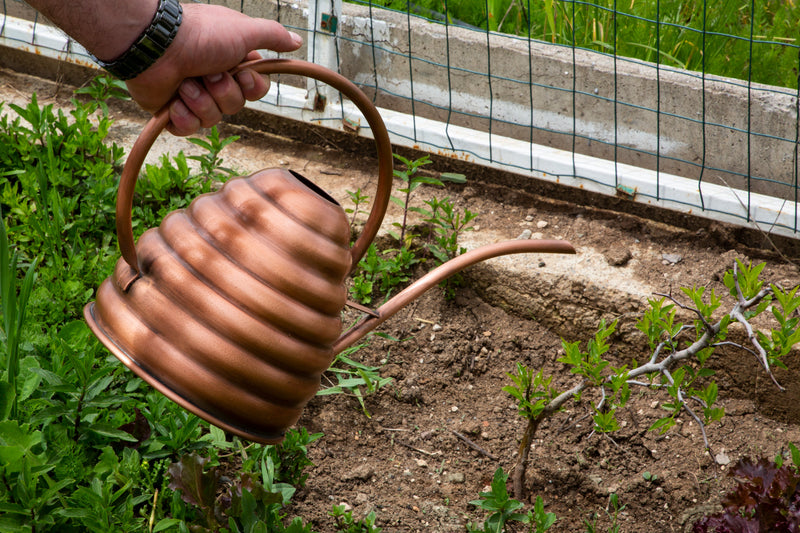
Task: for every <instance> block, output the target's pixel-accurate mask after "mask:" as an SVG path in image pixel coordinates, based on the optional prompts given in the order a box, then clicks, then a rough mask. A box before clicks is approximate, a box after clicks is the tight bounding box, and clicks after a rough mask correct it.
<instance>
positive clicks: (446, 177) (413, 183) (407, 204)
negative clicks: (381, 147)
mask: <svg viewBox="0 0 800 533" xmlns="http://www.w3.org/2000/svg"><path fill="white" fill-rule="evenodd" d="M394 157H395V159H397V160H399V161H400V162H401V163H403V165H404V166H405V170H399V169H395V170H394V176H395V177H396V178H399V179H400V180H401V181H402V182H403V183H405V184H406V185H405V186H404V187H399V188H398V189H397V192H399V193H400V194H401V195H400V196H395V195H392V196H391V201H392V202H394V203H395V204H397V205H399V206H400V207H401V208H402V209H403V221H402V222H393V223H392V225H393V226H394V227H396V228H399V229H400V233H399V234H398V233H395V232H389V233H390V235H392V237H394V238H395V239H397V240H398V241H400V243H401V244H408V243H406V230H407V228H408V214H409V213H420V214H423V215H425V214H428V212H427V211H425V210H424V209H423V208H421V207H413V206H412V205H411V198H412V196H413V194H414V192H415V191H416V190H417V189H418V188H419V187H420V186H421V185H435V186H438V187H443V186H444V181H451V182H453V183H464V182H465V181H466V178H465V177H464V175H463V174H456V173H443V174H441V175H440V176H439V177H440V178H441V179H437V178H434V177H432V176H424V175H422V174H420V172H419V169H420V168H422V167H423V166H425V165H429V164H430V163H432V161H431V159H430V156H428V155H425V156H423V157H420V158H419V159H414V160H411V159H407V158H405V157H403V156H401V155H398V154H394ZM409 237H413V236H409Z"/></svg>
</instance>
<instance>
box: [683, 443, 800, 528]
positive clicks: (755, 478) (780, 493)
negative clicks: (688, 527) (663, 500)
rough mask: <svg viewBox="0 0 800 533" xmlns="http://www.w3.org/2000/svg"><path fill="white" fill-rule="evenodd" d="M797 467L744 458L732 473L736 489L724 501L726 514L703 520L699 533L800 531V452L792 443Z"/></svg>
mask: <svg viewBox="0 0 800 533" xmlns="http://www.w3.org/2000/svg"><path fill="white" fill-rule="evenodd" d="M789 449H790V451H791V456H792V461H793V463H794V464H793V465H791V466H790V465H784V464H783V460H782V458H780V459H779V460H778V461H770V460H768V459H765V458H763V457H762V458H759V459H757V460H753V459H750V458H747V457H745V458H743V459H741V460H739V462H737V463H736V465H735V466H734V467H733V468H732V469H731V470H730V472H729V475H731V476H733V477H735V478H736V481H737V484H736V488H735V489H734V490H733V491H731V492H730V493H728V494H727V495H726V496H725V497H724V498H723V499H722V506H723V508H724V509H723V511H722V512H719V513H716V514H713V515H710V516H704V517H702V518H700V519H699V520H698V521H697V522H695V523H694V525H693V528H692V531H694V532H695V533H712V532H715V533H740V532H741V533H746V532H750V531H770V532H774V533H789V532H792V531H797V530H798V528H800V470H798V469H799V468H800V451H798V449H797V447H796V446H794V445H793V444H789Z"/></svg>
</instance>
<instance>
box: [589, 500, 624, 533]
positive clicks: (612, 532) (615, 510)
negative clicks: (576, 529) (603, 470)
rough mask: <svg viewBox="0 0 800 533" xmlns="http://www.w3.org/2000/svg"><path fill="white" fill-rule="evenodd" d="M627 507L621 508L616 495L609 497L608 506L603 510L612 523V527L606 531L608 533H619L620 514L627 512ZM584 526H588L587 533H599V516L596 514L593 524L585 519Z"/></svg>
mask: <svg viewBox="0 0 800 533" xmlns="http://www.w3.org/2000/svg"><path fill="white" fill-rule="evenodd" d="M625 507H627V505H622V506H620V504H619V497H618V496H617V495H616V494H611V495H609V496H608V505H606V507H605V508H604V509H603V512H604V513H605V515H606V517H607V518H608V520H609V521H610V522H611V525H610V526H609V527H608V529H606V531H607V532H608V533H619V529H620V525H619V523H618V520H619V514H620V513H621V512H622V511H623V510H625ZM583 524H584V526H586V533H597V531H598V529H597V514H596V513H595V515H594V516H593V517H592V521H591V522H590V521H589V520H587V519H585V518H584V520H583Z"/></svg>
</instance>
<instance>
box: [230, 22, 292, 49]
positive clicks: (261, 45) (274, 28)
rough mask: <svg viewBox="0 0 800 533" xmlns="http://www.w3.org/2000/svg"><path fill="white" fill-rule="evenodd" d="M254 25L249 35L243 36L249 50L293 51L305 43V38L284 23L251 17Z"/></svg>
mask: <svg viewBox="0 0 800 533" xmlns="http://www.w3.org/2000/svg"><path fill="white" fill-rule="evenodd" d="M251 20H252V21H253V25H252V28H251V31H250V32H249V34H248V35H246V36H243V37H244V39H245V42H246V44H247V46H248V49H249V50H260V49H266V50H272V51H273V52H292V51H294V50H297V49H298V48H300V47H301V46H302V45H303V38H302V37H300V36H299V35H298V34H296V33H294V32H293V31H289V30H287V29H286V28H285V27H284V26H283V25H282V24H280V23H279V22H276V21H274V20H268V19H251Z"/></svg>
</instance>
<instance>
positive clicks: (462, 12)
mask: <svg viewBox="0 0 800 533" xmlns="http://www.w3.org/2000/svg"><path fill="white" fill-rule="evenodd" d="M353 1H355V2H356V3H362V4H371V5H375V6H383V7H387V8H389V9H393V10H397V11H401V12H406V13H409V14H412V15H415V16H422V17H425V18H429V19H431V20H436V21H438V22H445V21H446V22H447V23H450V24H460V25H466V26H469V27H473V28H476V29H480V30H484V31H485V30H489V31H499V32H504V33H508V34H512V35H518V36H520V37H523V38H528V37H530V38H532V39H537V40H541V41H545V42H551V43H555V44H559V45H565V46H576V47H578V48H585V49H588V50H595V51H599V52H603V53H608V54H616V55H617V56H620V57H625V58H633V59H638V60H643V61H649V62H653V63H660V64H663V65H667V66H670V67H677V68H682V69H687V70H692V71H697V72H705V73H708V74H714V75H719V76H727V77H731V78H737V79H741V80H751V81H753V82H757V83H765V84H769V85H777V86H781V87H790V88H797V79H798V67H800V60H799V59H798V55H799V53H798V51H799V50H800V48H798V46H799V45H800V43H798V41H797V32H796V28H797V23H798V21H800V4H799V3H797V2H795V1H794V0H766V1H761V2H754V1H752V0H718V1H716V2H710V1H708V0H660V1H657V2H653V1H647V0H620V1H617V0H586V1H577V0H541V1H535V2H531V0H464V1H460V2H454V1H452V0H451V1H450V2H448V1H447V0H418V1H416V2H408V1H406V0H370V1H368V2H367V1H364V0H353Z"/></svg>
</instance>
